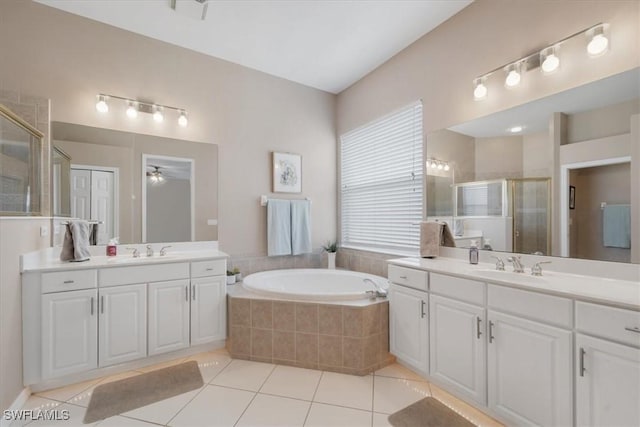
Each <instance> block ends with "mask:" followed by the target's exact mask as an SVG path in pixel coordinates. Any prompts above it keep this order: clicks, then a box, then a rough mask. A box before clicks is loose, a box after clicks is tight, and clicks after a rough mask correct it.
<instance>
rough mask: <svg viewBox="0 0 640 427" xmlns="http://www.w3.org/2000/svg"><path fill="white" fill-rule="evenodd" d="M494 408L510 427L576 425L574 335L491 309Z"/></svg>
mask: <svg viewBox="0 0 640 427" xmlns="http://www.w3.org/2000/svg"><path fill="white" fill-rule="evenodd" d="M488 319H489V324H488V329H487V335H488V337H487V338H488V340H489V344H488V346H489V351H488V382H489V407H490V408H492V409H493V410H494V411H495V412H496V413H497V414H499V415H501V416H502V417H503V418H504V419H506V420H509V421H510V422H509V424H514V425H519V426H525V425H526V426H530V425H539V426H570V425H572V424H573V410H572V408H573V399H572V395H573V393H572V382H573V375H572V372H573V369H572V366H573V365H572V352H571V342H572V334H571V332H570V331H566V330H563V329H559V328H555V327H552V326H547V325H544V324H541V323H538V322H533V321H530V320H525V319H522V318H518V317H513V316H508V315H506V314H502V313H497V312H495V311H491V310H489V312H488Z"/></svg>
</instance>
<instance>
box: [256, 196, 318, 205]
mask: <svg viewBox="0 0 640 427" xmlns="http://www.w3.org/2000/svg"><path fill="white" fill-rule="evenodd" d="M287 200H288V199H287ZM291 200H308V201H309V202H311V198H310V197H305V198H304V199H291ZM268 202H269V197H268V196H265V195H262V196H260V206H267V203H268Z"/></svg>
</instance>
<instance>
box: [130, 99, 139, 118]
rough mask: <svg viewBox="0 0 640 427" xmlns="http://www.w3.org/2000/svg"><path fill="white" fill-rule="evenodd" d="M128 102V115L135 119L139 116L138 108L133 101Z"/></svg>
mask: <svg viewBox="0 0 640 427" xmlns="http://www.w3.org/2000/svg"><path fill="white" fill-rule="evenodd" d="M128 104H129V106H128V107H127V117H129V118H130V119H135V118H136V117H138V109H137V108H136V106H135V104H134V103H133V102H129V103H128Z"/></svg>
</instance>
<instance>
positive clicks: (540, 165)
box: [522, 132, 553, 178]
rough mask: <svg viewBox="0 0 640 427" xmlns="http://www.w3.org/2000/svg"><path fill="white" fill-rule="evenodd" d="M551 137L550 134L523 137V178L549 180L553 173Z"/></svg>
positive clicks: (543, 133)
mask: <svg viewBox="0 0 640 427" xmlns="http://www.w3.org/2000/svg"><path fill="white" fill-rule="evenodd" d="M551 147H552V144H551V137H550V136H549V132H540V133H533V134H529V135H523V136H522V176H523V177H524V178H540V177H543V178H548V177H550V176H551V174H552V173H553V171H552V167H551V165H552V164H553V157H552V150H551Z"/></svg>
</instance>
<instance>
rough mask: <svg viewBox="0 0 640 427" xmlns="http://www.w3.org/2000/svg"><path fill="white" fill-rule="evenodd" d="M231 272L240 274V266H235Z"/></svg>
mask: <svg viewBox="0 0 640 427" xmlns="http://www.w3.org/2000/svg"><path fill="white" fill-rule="evenodd" d="M231 272H232V273H233V274H240V269H239V268H238V267H236V268H234V269H233V270H232V271H231Z"/></svg>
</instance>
